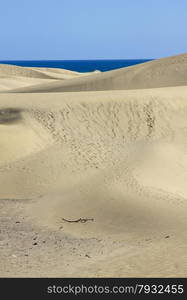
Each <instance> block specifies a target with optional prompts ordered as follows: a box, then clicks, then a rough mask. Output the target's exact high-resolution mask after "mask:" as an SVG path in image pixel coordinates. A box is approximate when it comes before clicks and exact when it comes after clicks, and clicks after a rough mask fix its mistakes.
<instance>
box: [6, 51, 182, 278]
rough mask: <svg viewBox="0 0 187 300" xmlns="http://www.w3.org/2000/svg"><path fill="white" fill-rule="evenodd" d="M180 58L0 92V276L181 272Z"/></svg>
mask: <svg viewBox="0 0 187 300" xmlns="http://www.w3.org/2000/svg"><path fill="white" fill-rule="evenodd" d="M186 57H187V56H186V55H183V56H178V57H175V58H173V57H172V58H167V59H162V60H158V61H154V62H149V63H146V64H142V65H138V66H134V67H129V68H126V69H121V70H116V71H112V72H107V73H104V74H96V75H95V74H93V75H89V76H87V77H82V78H80V80H81V82H87V84H88V85H86V86H89V83H90V82H91V81H94V78H101V77H103V78H104V77H105V78H108V76H109V77H110V76H111V75H110V74H116V79H115V78H113V82H116V83H118V84H119V85H118V86H121V87H122V79H121V81H120V80H119V81H118V79H119V78H118V75H117V74H122V73H123V72H124V74H127V73H128V72H129V74H131V70H134V71H133V72H134V73H133V74H138V73H140V74H144V75H145V77H146V76H147V75H146V74H148V73H146V70H147V72H148V70H149V74H153V77H152V81H150V83H151V85H153V86H154V87H155V88H151V87H152V86H150V83H149V81H145V82H144V83H145V85H146V84H147V86H146V89H145V85H144V84H143V81H142V85H141V86H140V81H139V80H140V77H141V76H142V75H141V76H140V77H138V78H139V79H138V78H137V77H134V79H133V82H134V84H135V85H136V89H134V90H125V89H126V87H127V86H126V80H125V78H126V77H123V84H124V90H122V89H121V90H116V91H114V90H113V91H112V90H109V91H107V87H108V83H106V82H107V81H105V83H106V85H105V84H104V83H103V91H95V89H96V88H95V87H97V86H98V85H97V82H99V79H98V81H97V80H96V81H95V83H94V84H95V85H94V86H93V91H86V88H84V89H85V91H83V92H81V91H77V92H74V87H75V88H77V85H75V86H74V85H73V84H74V82H75V79H73V78H72V79H68V80H66V81H63V79H60V80H58V81H54V82H53V81H51V83H49V84H45V85H42V89H43V88H44V86H45V88H46V90H45V92H44V90H42V92H41V90H40V89H39V90H38V86H40V85H35V88H34V87H33V88H32V87H30V88H29V87H28V90H27V88H24V93H22V92H21V90H20V92H19V93H18V92H14V93H13V92H12V93H8V92H7V93H1V94H0V185H1V186H0V198H1V200H0V205H1V212H2V215H1V218H0V222H1V228H2V232H1V235H0V246H1V254H0V255H1V263H0V276H26V277H27V276H44V277H45V276H46V277H49V276H61V277H68V276H77V277H93V276H96V277H97V276H109V277H111V276H113V277H116V276H117V277H121V276H123V277H125V276H127V277H128V276H131V277H133V276H138V277H149V276H153V277H154V276H163V277H176V276H177V277H180V276H186V274H187V264H186V259H187V257H186V253H187V251H186V250H187V243H186V242H187V236H186V226H187V199H186V197H187V187H186V182H187V151H186V149H187V87H186V86H183V85H185V80H186V78H187V77H186V76H185V74H186V73H185V72H186V70H187V66H186V69H185V62H186ZM176 62H177V66H178V67H177V68H178V69H177V71H174V69H175V68H176ZM163 65H164V66H165V67H166V66H168V67H167V69H166V70H165V71H164V68H162V67H163ZM151 66H152V67H151ZM151 68H153V69H151ZM159 68H160V69H159ZM155 70H157V72H158V74H160V77H159V76H157V75H156V74H157V73H156V74H155ZM159 70H160V71H159ZM42 72H44V73H43V74H45V75H46V73H45V72H46V71H45V70H42ZM55 72H56V71H55ZM159 72H160V73H159ZM168 72H170V73H169V75H170V77H169V76H168V77H167V76H166V75H164V74H168ZM172 72H173V73H172ZM175 72H177V75H176V74H175ZM49 73H53V71H49V70H48V71H47V74H49ZM59 73H60V74H61V72H60V71H59ZM162 75H163V77H162ZM55 76H56V73H55ZM75 76H77V79H76V80H77V81H79V79H78V75H75ZM112 76H113V75H112ZM120 76H121V75H120ZM125 76H127V75H125ZM129 76H130V75H129ZM155 76H156V77H155ZM121 78H122V77H121ZM127 78H130V79H129V82H130V81H131V77H127ZM136 78H137V81H136ZM149 78H151V77H150V75H149ZM154 78H156V79H155V80H154ZM159 78H162V79H163V81H161V79H159ZM164 78H165V79H164ZM40 79H41V78H40ZM40 79H39V80H40ZM166 79H167V81H166ZM49 80H53V79H49ZM159 80H160V81H159ZM65 82H66V83H68V84H67V86H68V87H69V90H68V92H67V91H66V93H63V88H62V87H64V86H65V85H64V84H65ZM88 82H89V83H88ZM131 82H132V81H131ZM171 83H172V85H173V87H172V86H171V87H168V85H170V84H171ZM60 84H61V88H62V90H59V89H56V90H53V92H51V91H52V89H51V86H53V87H55V86H57V85H59V86H60ZM162 85H163V86H164V87H161V86H162ZM70 87H72V89H70ZM84 87H85V85H84ZM128 87H129V86H128ZM138 87H139V89H137V88H138ZM147 87H149V88H147ZM61 88H60V89H61ZM31 89H34V90H35V92H34V93H33V90H32V92H31ZM110 89H112V85H111V87H110ZM127 89H128V88H127ZM22 91H23V90H22ZM36 91H37V92H36ZM49 91H50V93H49Z"/></svg>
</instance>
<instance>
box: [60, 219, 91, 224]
mask: <svg viewBox="0 0 187 300" xmlns="http://www.w3.org/2000/svg"><path fill="white" fill-rule="evenodd" d="M62 220H63V221H65V222H68V223H86V222H88V221H94V219H93V218H91V219H87V218H79V219H76V220H67V219H64V218H62Z"/></svg>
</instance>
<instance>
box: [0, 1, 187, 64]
mask: <svg viewBox="0 0 187 300" xmlns="http://www.w3.org/2000/svg"><path fill="white" fill-rule="evenodd" d="M184 52H187V0H30V1H29V0H0V60H6V59H7V60H9V59H10V60H11V59H12V60H16V59H20V60H22V59H23V60H24V59H34V60H35V59H92V58H93V59H110V58H113V59H114V58H116V59H120V58H158V57H163V56H169V55H174V54H179V53H184Z"/></svg>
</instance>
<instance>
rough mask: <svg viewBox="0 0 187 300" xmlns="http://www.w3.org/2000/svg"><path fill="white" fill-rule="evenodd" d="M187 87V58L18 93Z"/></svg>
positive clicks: (148, 64)
mask: <svg viewBox="0 0 187 300" xmlns="http://www.w3.org/2000/svg"><path fill="white" fill-rule="evenodd" d="M186 84H187V54H186V53H185V54H182V55H177V56H173V57H167V58H162V59H159V60H154V61H150V62H146V63H143V64H139V65H135V66H131V67H128V68H122V69H118V70H113V71H109V72H104V73H101V74H94V75H92V76H86V77H81V78H74V79H72V80H71V81H66V82H62V81H57V82H54V83H53V82H52V83H50V84H39V85H37V86H31V87H30V88H29V89H24V88H22V89H16V90H14V91H15V92H22V93H28V92H31V93H38V92H72V91H102V90H123V89H144V88H155V87H167V86H180V85H186Z"/></svg>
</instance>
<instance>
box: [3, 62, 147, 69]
mask: <svg viewBox="0 0 187 300" xmlns="http://www.w3.org/2000/svg"><path fill="white" fill-rule="evenodd" d="M150 60H151V59H110V60H15V61H0V63H4V64H12V65H17V66H23V67H39V68H41V67H45V68H62V69H67V70H72V71H77V72H92V71H95V70H99V71H102V72H105V71H109V70H113V69H118V68H123V67H128V66H132V65H136V64H140V63H143V62H147V61H150Z"/></svg>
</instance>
